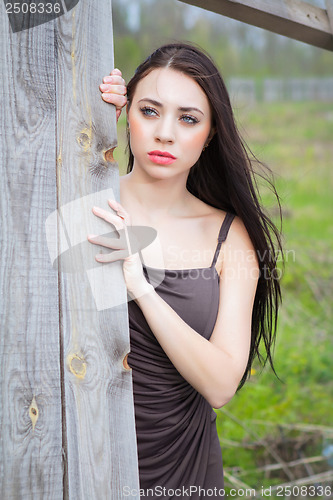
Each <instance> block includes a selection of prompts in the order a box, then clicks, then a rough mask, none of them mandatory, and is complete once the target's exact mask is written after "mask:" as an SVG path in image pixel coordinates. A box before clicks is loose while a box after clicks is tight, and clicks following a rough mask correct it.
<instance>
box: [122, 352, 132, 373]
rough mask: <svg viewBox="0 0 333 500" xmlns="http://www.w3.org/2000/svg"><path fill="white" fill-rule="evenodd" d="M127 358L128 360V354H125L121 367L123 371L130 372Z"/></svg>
mask: <svg viewBox="0 0 333 500" xmlns="http://www.w3.org/2000/svg"><path fill="white" fill-rule="evenodd" d="M127 358H128V353H127V354H126V356H125V357H124V359H123V367H124V368H125V370H131V367H130V365H129V364H128V362H127Z"/></svg>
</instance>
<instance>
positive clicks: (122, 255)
mask: <svg viewBox="0 0 333 500" xmlns="http://www.w3.org/2000/svg"><path fill="white" fill-rule="evenodd" d="M126 257H128V251H126V250H116V251H115V252H110V253H99V254H97V255H96V256H95V259H96V260H97V261H98V262H104V263H106V262H115V261H116V260H120V259H122V260H123V259H126Z"/></svg>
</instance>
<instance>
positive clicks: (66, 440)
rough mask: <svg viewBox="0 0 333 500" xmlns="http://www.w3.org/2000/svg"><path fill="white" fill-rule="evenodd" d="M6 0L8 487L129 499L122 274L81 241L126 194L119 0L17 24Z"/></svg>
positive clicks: (2, 455)
mask: <svg viewBox="0 0 333 500" xmlns="http://www.w3.org/2000/svg"><path fill="white" fill-rule="evenodd" d="M70 3H71V4H72V3H73V2H67V1H66V2H65V4H66V6H67V8H68V4H70ZM76 3H77V2H76ZM0 8H1V9H2V10H1V11H0V14H1V21H0V23H1V34H0V37H1V42H2V47H3V50H2V52H1V54H0V64H1V80H0V85H1V88H0V91H1V97H2V113H1V132H0V145H1V165H0V168H1V183H2V185H1V202H0V203H1V219H2V237H1V245H2V251H1V264H0V293H1V302H2V310H1V315H0V321H1V324H0V370H1V386H0V387H1V392H0V436H1V439H0V498H4V499H7V498H24V499H29V500H30V499H36V498H43V499H44V498H45V499H48V498H50V499H52V500H54V499H56V500H57V499H58V498H59V499H63V498H71V499H73V500H74V499H80V500H81V499H86V498H87V499H88V498H89V499H90V498H96V499H103V500H104V499H106V498H112V499H118V498H119V499H121V498H123V497H124V495H123V488H124V487H125V486H127V487H129V488H135V489H138V486H139V484H138V463H137V450H136V436H135V422H134V409H133V395H132V381H131V373H130V372H129V371H126V370H125V369H124V367H123V357H124V355H125V353H127V352H128V350H129V333H128V317H127V304H126V299H127V297H126V288H125V285H124V282H123V276H122V263H121V262H119V263H116V264H112V265H110V266H105V267H101V266H102V265H101V264H97V263H96V262H95V261H94V260H93V259H94V255H95V254H96V252H97V250H96V247H93V246H92V245H90V244H89V243H87V241H86V235H87V234H88V233H89V232H90V233H91V232H93V231H94V232H97V233H98V231H99V230H100V231H105V230H106V224H104V225H103V224H102V223H100V224H99V225H98V224H97V221H98V220H99V219H97V218H96V217H95V216H93V215H92V213H91V206H92V205H93V204H95V203H96V204H99V205H100V206H103V205H104V206H105V207H106V206H107V204H106V198H107V196H106V195H108V196H110V194H113V195H115V197H116V198H118V199H119V174H118V167H117V165H116V164H115V163H109V162H108V161H106V159H105V158H104V156H105V154H106V156H107V157H108V158H109V157H110V156H109V155H107V153H106V152H107V151H108V150H109V149H110V148H112V147H113V146H115V143H116V129H115V112H114V109H112V108H111V106H109V105H108V104H106V103H104V102H103V101H102V99H101V97H100V92H99V90H98V85H99V83H100V81H101V78H102V76H103V75H105V74H107V73H109V71H110V69H111V68H112V67H113V56H112V49H113V47H112V19H111V1H110V0H100V2H99V4H98V9H97V8H96V2H95V5H94V2H93V0H85V1H82V2H79V3H78V5H77V6H76V7H75V8H73V9H72V10H71V11H70V12H68V13H66V14H65V15H62V16H61V17H59V18H58V19H56V20H53V21H50V22H47V23H44V24H40V23H39V24H40V25H38V19H34V18H33V17H31V20H32V19H34V27H32V26H28V25H26V23H25V21H24V20H23V21H24V23H23V24H22V23H21V24H22V26H23V25H24V26H23V27H24V31H22V30H20V29H19V28H20V26H16V31H15V33H13V31H12V30H11V28H10V25H9V20H8V18H7V16H6V12H5V3H4V2H0ZM22 26H21V28H22ZM105 191H106V192H105ZM93 202H94V203H93ZM101 224H102V225H101ZM107 230H108V232H109V231H110V228H109V226H107ZM83 240H84V242H83ZM81 241H82V242H83V243H85V244H86V245H84V244H83V243H81ZM89 250H90V252H89ZM49 252H51V255H53V257H57V255H58V254H61V255H60V257H59V259H56V258H55V262H56V263H57V266H54V267H53V268H52V265H51V260H50V256H49ZM65 256H66V258H65ZM89 259H90V260H89ZM53 260H54V259H52V262H53ZM96 266H97V268H96ZM98 266H100V267H99V268H98ZM80 270H81V271H80ZM100 270H102V272H100ZM110 284H111V285H112V286H111V287H110V286H109V285H110ZM101 291H102V292H103V293H98V292H101ZM111 306H114V307H113V308H111ZM131 498H138V496H136V495H132V496H131Z"/></svg>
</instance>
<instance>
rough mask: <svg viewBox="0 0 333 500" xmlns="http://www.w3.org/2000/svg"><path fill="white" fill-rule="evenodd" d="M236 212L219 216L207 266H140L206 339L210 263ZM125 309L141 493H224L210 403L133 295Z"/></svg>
mask: <svg viewBox="0 0 333 500" xmlns="http://www.w3.org/2000/svg"><path fill="white" fill-rule="evenodd" d="M233 218H234V215H233V214H230V213H227V215H226V217H225V219H224V221H223V223H222V226H221V229H220V232H219V236H218V244H217V248H216V251H215V255H214V258H213V262H212V264H211V266H210V267H208V268H202V269H182V270H168V269H165V270H160V269H156V268H151V267H146V266H144V272H145V275H146V277H147V279H148V281H150V282H151V283H152V284H154V281H155V280H156V283H159V284H158V285H157V286H156V287H155V290H156V292H157V293H158V294H159V295H160V296H161V297H162V298H163V300H165V302H167V303H168V304H169V305H170V306H171V307H172V308H173V309H174V310H175V312H176V313H177V314H178V315H179V316H180V317H181V318H182V319H183V320H184V321H185V322H186V323H187V324H188V325H189V326H190V327H191V328H193V329H194V330H195V331H196V332H197V333H199V334H200V335H202V336H203V337H204V338H206V339H209V338H210V336H211V334H212V331H213V329H214V325H215V322H216V318H217V314H218V306H219V276H218V273H217V271H216V268H215V264H216V260H217V257H218V254H219V251H220V248H221V244H222V241H224V240H225V239H226V236H227V233H228V230H229V227H230V224H231V222H232V220H233ZM161 273H162V274H161ZM154 286H155V285H154ZM128 312H129V328H130V344H131V350H130V353H129V355H128V364H129V366H130V368H131V369H132V376H133V394H134V409H135V425H136V435H137V447H138V461H139V479H140V488H141V489H142V490H145V492H146V493H145V495H142V498H150V499H154V498H156V499H157V498H163V499H172V498H191V499H192V500H198V499H202V498H223V488H224V481H223V464H222V453H221V448H220V443H219V439H218V435H217V431H216V423H215V420H216V414H215V412H214V410H213V409H212V407H211V406H210V404H209V403H208V402H207V401H206V400H205V398H204V397H203V396H202V395H201V394H199V393H198V392H197V391H196V390H195V389H194V388H193V387H192V386H191V385H190V384H189V383H188V382H187V381H186V380H185V379H184V378H183V377H182V376H181V375H180V373H179V372H178V371H177V370H176V368H175V367H174V366H173V364H172V363H171V361H170V360H169V358H168V357H167V355H166V354H165V352H164V351H163V349H162V347H161V346H160V344H159V343H158V341H157V340H156V338H155V336H154V334H153V332H152V331H151V329H150V327H149V325H148V323H147V321H146V319H145V317H144V315H143V313H142V312H141V309H140V308H139V306H138V305H137V304H136V303H135V302H134V301H130V302H129V304H128ZM212 491H213V494H212Z"/></svg>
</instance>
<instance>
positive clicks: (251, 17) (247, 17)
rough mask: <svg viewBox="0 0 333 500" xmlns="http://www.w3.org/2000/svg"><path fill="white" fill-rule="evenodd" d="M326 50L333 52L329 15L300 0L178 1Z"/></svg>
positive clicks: (332, 34) (323, 10) (332, 36)
mask: <svg viewBox="0 0 333 500" xmlns="http://www.w3.org/2000/svg"><path fill="white" fill-rule="evenodd" d="M179 1H181V2H184V3H188V4H191V5H196V6H197V7H201V8H203V9H206V10H211V11H213V12H216V13H218V14H222V15H224V16H227V17H231V18H233V19H237V20H238V21H242V22H244V23H247V24H252V25H253V26H258V27H259V28H264V29H266V30H269V31H273V32H274V33H278V34H279V35H284V36H287V37H289V38H294V39H295V40H299V41H301V42H305V43H308V44H310V45H314V46H316V47H320V48H323V49H327V50H333V32H332V28H331V25H330V21H329V17H328V13H327V11H326V10H325V9H321V8H319V7H316V6H315V5H311V4H309V3H307V2H305V1H302V0H179Z"/></svg>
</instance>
